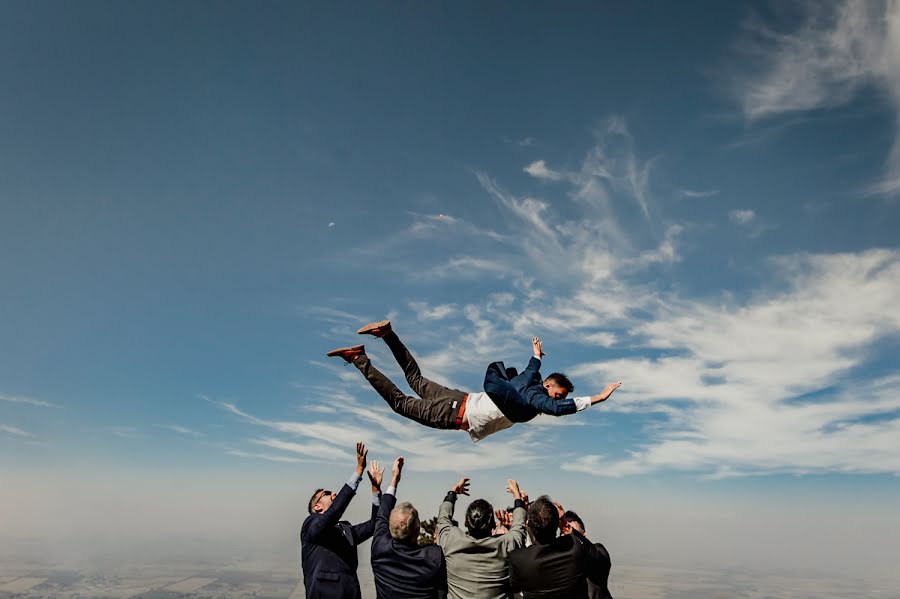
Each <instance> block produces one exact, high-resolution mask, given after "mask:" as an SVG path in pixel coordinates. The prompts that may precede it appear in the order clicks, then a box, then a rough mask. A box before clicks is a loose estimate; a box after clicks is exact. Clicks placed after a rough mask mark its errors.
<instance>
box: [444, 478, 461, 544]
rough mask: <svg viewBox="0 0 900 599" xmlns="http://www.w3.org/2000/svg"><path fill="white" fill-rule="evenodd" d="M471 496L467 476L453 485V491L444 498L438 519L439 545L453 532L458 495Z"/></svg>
mask: <svg viewBox="0 0 900 599" xmlns="http://www.w3.org/2000/svg"><path fill="white" fill-rule="evenodd" d="M468 494H469V479H468V478H466V477H465V476H464V477H462V478H461V479H459V482H458V483H456V484H455V485H453V487H451V489H450V490H449V491H448V492H447V496H446V497H444V501H442V502H441V507H440V508H439V509H438V518H437V538H438V545H440V544H441V540H442V539H444V538H445V537H446V536H447V535H448V534H450V532H451V531H452V530H453V528H454V527H453V512H454V510H455V508H456V497H457V496H458V495H468Z"/></svg>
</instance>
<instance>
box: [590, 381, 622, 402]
mask: <svg viewBox="0 0 900 599" xmlns="http://www.w3.org/2000/svg"><path fill="white" fill-rule="evenodd" d="M621 386H622V381H619V382H618V383H610V384H608V385H607V386H606V387H604V388H603V391H601V392H600V393H598V394H597V395H594V396H593V397H591V404H595V403H600V402H601V401H606V400H607V399H609V396H610V395H612V394H613V391H615V390H616V389H618V388H619V387H621Z"/></svg>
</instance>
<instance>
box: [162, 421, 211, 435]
mask: <svg viewBox="0 0 900 599" xmlns="http://www.w3.org/2000/svg"><path fill="white" fill-rule="evenodd" d="M159 426H160V428H164V429H166V430H170V431H172V432H173V433H178V434H179V435H186V436H189V437H200V436H203V433H200V432H197V431H195V430H191V429H189V428H187V427H186V426H180V425H178V424H161V425H159Z"/></svg>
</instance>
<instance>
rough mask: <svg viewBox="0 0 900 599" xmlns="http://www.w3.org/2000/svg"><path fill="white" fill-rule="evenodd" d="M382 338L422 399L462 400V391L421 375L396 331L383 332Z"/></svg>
mask: <svg viewBox="0 0 900 599" xmlns="http://www.w3.org/2000/svg"><path fill="white" fill-rule="evenodd" d="M382 339H384V342H385V343H387V346H388V347H389V348H390V350H391V353H392V354H394V358H395V359H396V360H397V364H399V365H400V368H402V369H403V374H404V375H405V376H406V382H407V383H409V386H410V388H411V389H412V390H413V391H415V393H416V394H417V395H418V396H419V397H421V398H422V399H430V400H434V399H441V400H445V399H446V400H450V401H453V400H456V401H462V398H463V397H465V395H466V394H465V393H463V392H462V391H459V390H457V389H451V388H450V387H445V386H444V385H440V384H438V383H435V382H434V381H432V380H430V379H426V378H425V377H424V376H422V371H421V370H419V365H418V363H416V359H415V358H413V356H412V354H411V353H409V350H408V349H406V346H405V345H403V343H402V342H401V341H400V338H399V337H398V336H397V334H396V333H394V332H393V331H390V332H388V333H387V334H385V336H384V337H382Z"/></svg>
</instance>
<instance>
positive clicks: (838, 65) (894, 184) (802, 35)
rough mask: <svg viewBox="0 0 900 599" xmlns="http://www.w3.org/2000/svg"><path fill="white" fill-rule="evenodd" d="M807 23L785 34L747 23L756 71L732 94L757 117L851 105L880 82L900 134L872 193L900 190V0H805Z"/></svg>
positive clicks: (747, 50)
mask: <svg viewBox="0 0 900 599" xmlns="http://www.w3.org/2000/svg"><path fill="white" fill-rule="evenodd" d="M803 7H804V13H805V16H804V20H803V23H802V24H801V25H800V26H799V27H798V28H796V29H795V30H794V31H791V32H789V33H784V32H781V31H777V30H775V29H774V28H773V27H771V26H769V25H767V24H765V23H763V22H761V21H760V19H758V18H757V19H751V20H749V21H748V22H747V24H746V27H747V30H748V35H747V37H746V38H745V39H744V40H743V41H742V42H741V43H740V45H739V49H740V50H741V51H742V52H743V53H744V54H745V55H746V56H747V59H748V65H750V66H749V68H748V69H747V71H746V72H744V73H740V74H739V75H737V76H736V77H735V78H734V79H733V81H732V91H733V93H734V95H735V97H736V98H737V100H738V102H739V103H740V104H741V107H742V110H743V112H744V115H745V116H746V117H747V118H748V119H750V120H757V119H763V118H766V117H771V116H774V115H779V114H783V113H790V112H799V111H808V110H814V109H820V108H833V107H836V106H841V105H844V104H847V103H848V102H850V101H851V100H852V99H854V98H855V97H856V96H857V94H858V93H859V91H860V90H861V89H863V88H865V87H868V86H874V87H877V88H879V89H881V90H882V91H883V92H884V95H885V97H886V98H887V99H888V101H889V102H890V104H891V107H892V108H893V110H894V119H895V135H894V144H893V148H892V150H891V152H890V154H889V156H888V157H887V160H886V163H885V169H884V174H883V177H882V179H881V180H880V181H878V182H876V183H874V184H873V185H872V186H871V187H870V189H869V192H870V193H877V194H887V195H890V194H896V193H898V192H900V134H898V133H900V2H898V1H897V0H886V1H884V2H864V1H863V2H858V1H855V0H843V1H841V2H836V3H816V2H808V3H806V4H804V5H803Z"/></svg>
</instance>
